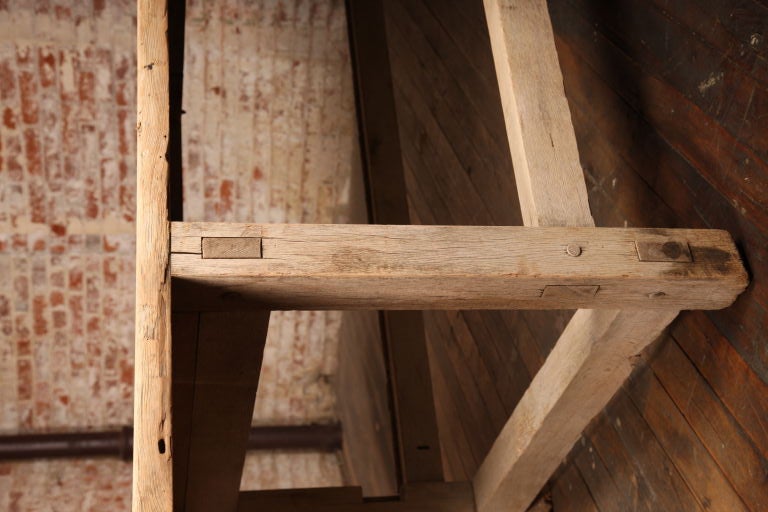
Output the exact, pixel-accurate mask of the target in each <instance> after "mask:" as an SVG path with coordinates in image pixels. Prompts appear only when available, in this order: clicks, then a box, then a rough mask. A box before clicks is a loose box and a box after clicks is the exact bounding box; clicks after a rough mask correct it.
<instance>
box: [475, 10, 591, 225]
mask: <svg viewBox="0 0 768 512" xmlns="http://www.w3.org/2000/svg"><path fill="white" fill-rule="evenodd" d="M484 5H485V11H486V19H487V23H488V32H489V34H490V38H491V46H492V48H493V59H494V63H495V67H496V77H497V79H498V83H499V91H500V93H501V103H502V107H503V109H504V120H505V124H506V127H507V136H508V138H509V148H510V151H511V154H512V163H513V165H514V170H515V181H516V183H517V191H518V196H519V198H520V208H521V209H522V212H523V221H524V223H525V225H526V226H594V221H593V220H592V215H591V213H590V211H589V202H588V199H587V187H586V184H585V183H584V176H583V173H582V171H581V164H580V163H579V151H578V148H577V147H576V136H575V134H574V131H573V124H572V123H571V112H570V110H568V101H567V100H566V98H565V91H564V89H563V76H562V74H561V72H560V65H559V63H558V60H557V51H556V50H555V44H554V36H553V33H552V24H551V22H550V20H549V12H548V10H547V2H546V1H545V0H526V1H520V0H485V1H484Z"/></svg>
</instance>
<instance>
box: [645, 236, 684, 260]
mask: <svg viewBox="0 0 768 512" xmlns="http://www.w3.org/2000/svg"><path fill="white" fill-rule="evenodd" d="M635 247H637V257H638V259H639V260H640V261H668V262H675V263H690V262H692V261H693V258H692V257H691V248H690V247H688V242H687V241H685V240H666V241H644V240H637V241H635Z"/></svg>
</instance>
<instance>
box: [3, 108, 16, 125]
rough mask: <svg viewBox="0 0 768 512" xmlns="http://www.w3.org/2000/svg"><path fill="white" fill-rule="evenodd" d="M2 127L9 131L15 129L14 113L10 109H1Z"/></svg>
mask: <svg viewBox="0 0 768 512" xmlns="http://www.w3.org/2000/svg"><path fill="white" fill-rule="evenodd" d="M3 126H5V127H6V128H8V129H9V130H15V129H16V112H14V111H13V109H11V107H5V108H4V109H3Z"/></svg>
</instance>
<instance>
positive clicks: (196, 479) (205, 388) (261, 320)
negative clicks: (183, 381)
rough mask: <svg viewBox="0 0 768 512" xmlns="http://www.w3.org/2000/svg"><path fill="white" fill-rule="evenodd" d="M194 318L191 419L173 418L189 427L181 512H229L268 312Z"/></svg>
mask: <svg viewBox="0 0 768 512" xmlns="http://www.w3.org/2000/svg"><path fill="white" fill-rule="evenodd" d="M174 316H175V315H174ZM199 317H200V318H199V334H198V340H197V356H196V358H195V361H196V364H195V373H194V378H193V382H192V385H193V386H194V392H193V404H192V410H191V416H190V417H188V418H177V421H185V422H188V423H189V425H190V426H189V444H188V446H189V453H188V455H187V458H188V462H187V464H188V468H187V474H186V479H185V480H186V489H185V492H184V494H185V497H184V507H185V508H184V510H187V511H190V512H193V511H200V512H206V511H211V510H221V511H234V510H236V509H237V503H238V498H239V491H240V479H241V475H242V471H243V463H244V461H245V450H246V445H247V442H248V432H249V431H250V427H251V418H252V417H253V406H254V401H255V400H256V388H257V387H258V382H259V374H260V372H261V362H262V357H263V353H264V345H265V342H266V337H267V326H268V324H269V311H248V312H245V313H243V312H224V313H212V312H203V313H200V315H199Z"/></svg>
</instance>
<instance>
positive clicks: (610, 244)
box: [171, 224, 746, 310]
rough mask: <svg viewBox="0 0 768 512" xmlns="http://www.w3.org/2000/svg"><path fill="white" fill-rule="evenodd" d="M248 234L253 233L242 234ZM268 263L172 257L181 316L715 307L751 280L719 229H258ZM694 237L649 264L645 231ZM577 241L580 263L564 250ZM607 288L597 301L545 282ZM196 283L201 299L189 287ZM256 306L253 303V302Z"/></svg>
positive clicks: (295, 226)
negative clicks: (682, 251)
mask: <svg viewBox="0 0 768 512" xmlns="http://www.w3.org/2000/svg"><path fill="white" fill-rule="evenodd" d="M244 229H245V228H244ZM261 230H262V234H263V239H262V247H263V258H262V259H258V260H238V259H224V260H206V259H202V258H200V256H198V255H195V254H183V253H182V254H173V255H172V265H171V268H172V270H171V273H172V276H173V277H174V278H175V280H176V281H178V283H177V285H178V287H179V289H180V290H187V291H189V293H187V292H186V291H185V292H184V293H182V294H180V295H179V296H178V297H177V299H178V301H179V302H178V304H177V305H178V307H179V308H180V310H187V309H192V310H199V309H209V308H212V309H222V308H224V309H226V308H233V307H239V306H238V304H241V306H242V307H252V305H254V304H256V305H259V304H261V305H262V306H263V307H270V308H274V309H301V308H308V309H331V308H340V309H345V308H346V309H568V308H576V307H596V308H616V307H642V308H654V309H665V308H684V309H714V308H721V307H725V306H727V305H729V304H730V303H731V302H733V300H734V299H735V297H736V295H738V293H740V292H741V291H742V290H743V289H744V287H745V285H746V274H745V271H744V269H743V267H742V265H741V262H740V260H739V256H738V252H737V250H736V248H735V246H734V245H733V242H732V241H731V240H730V237H729V235H728V234H727V233H726V232H723V231H717V230H658V229H656V230H643V229H594V228H535V229H534V228H523V227H462V226H450V227H449V226H368V225H299V224H273V225H263V226H261ZM650 235H653V236H660V237H662V238H663V237H667V236H668V237H671V238H673V239H675V240H678V239H681V238H683V239H685V240H687V241H688V243H689V245H690V247H691V252H692V254H693V258H694V262H693V263H678V262H651V263H649V262H641V261H639V259H638V256H637V252H636V250H635V240H636V239H637V238H638V237H643V236H650ZM574 242H577V243H578V244H579V245H580V246H581V247H582V249H583V252H582V254H581V255H580V256H579V257H572V256H569V255H568V254H567V253H566V251H565V247H566V245H568V244H570V243H574ZM553 285H566V286H598V287H599V289H598V291H597V293H595V294H594V296H592V295H590V294H589V293H587V294H579V293H573V294H568V295H567V296H566V295H565V294H554V297H552V296H550V295H549V294H548V295H542V291H543V290H544V287H545V286H553ZM193 288H197V290H196V291H195V293H192V292H191V290H192V289H193ZM249 305H250V306H249Z"/></svg>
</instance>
